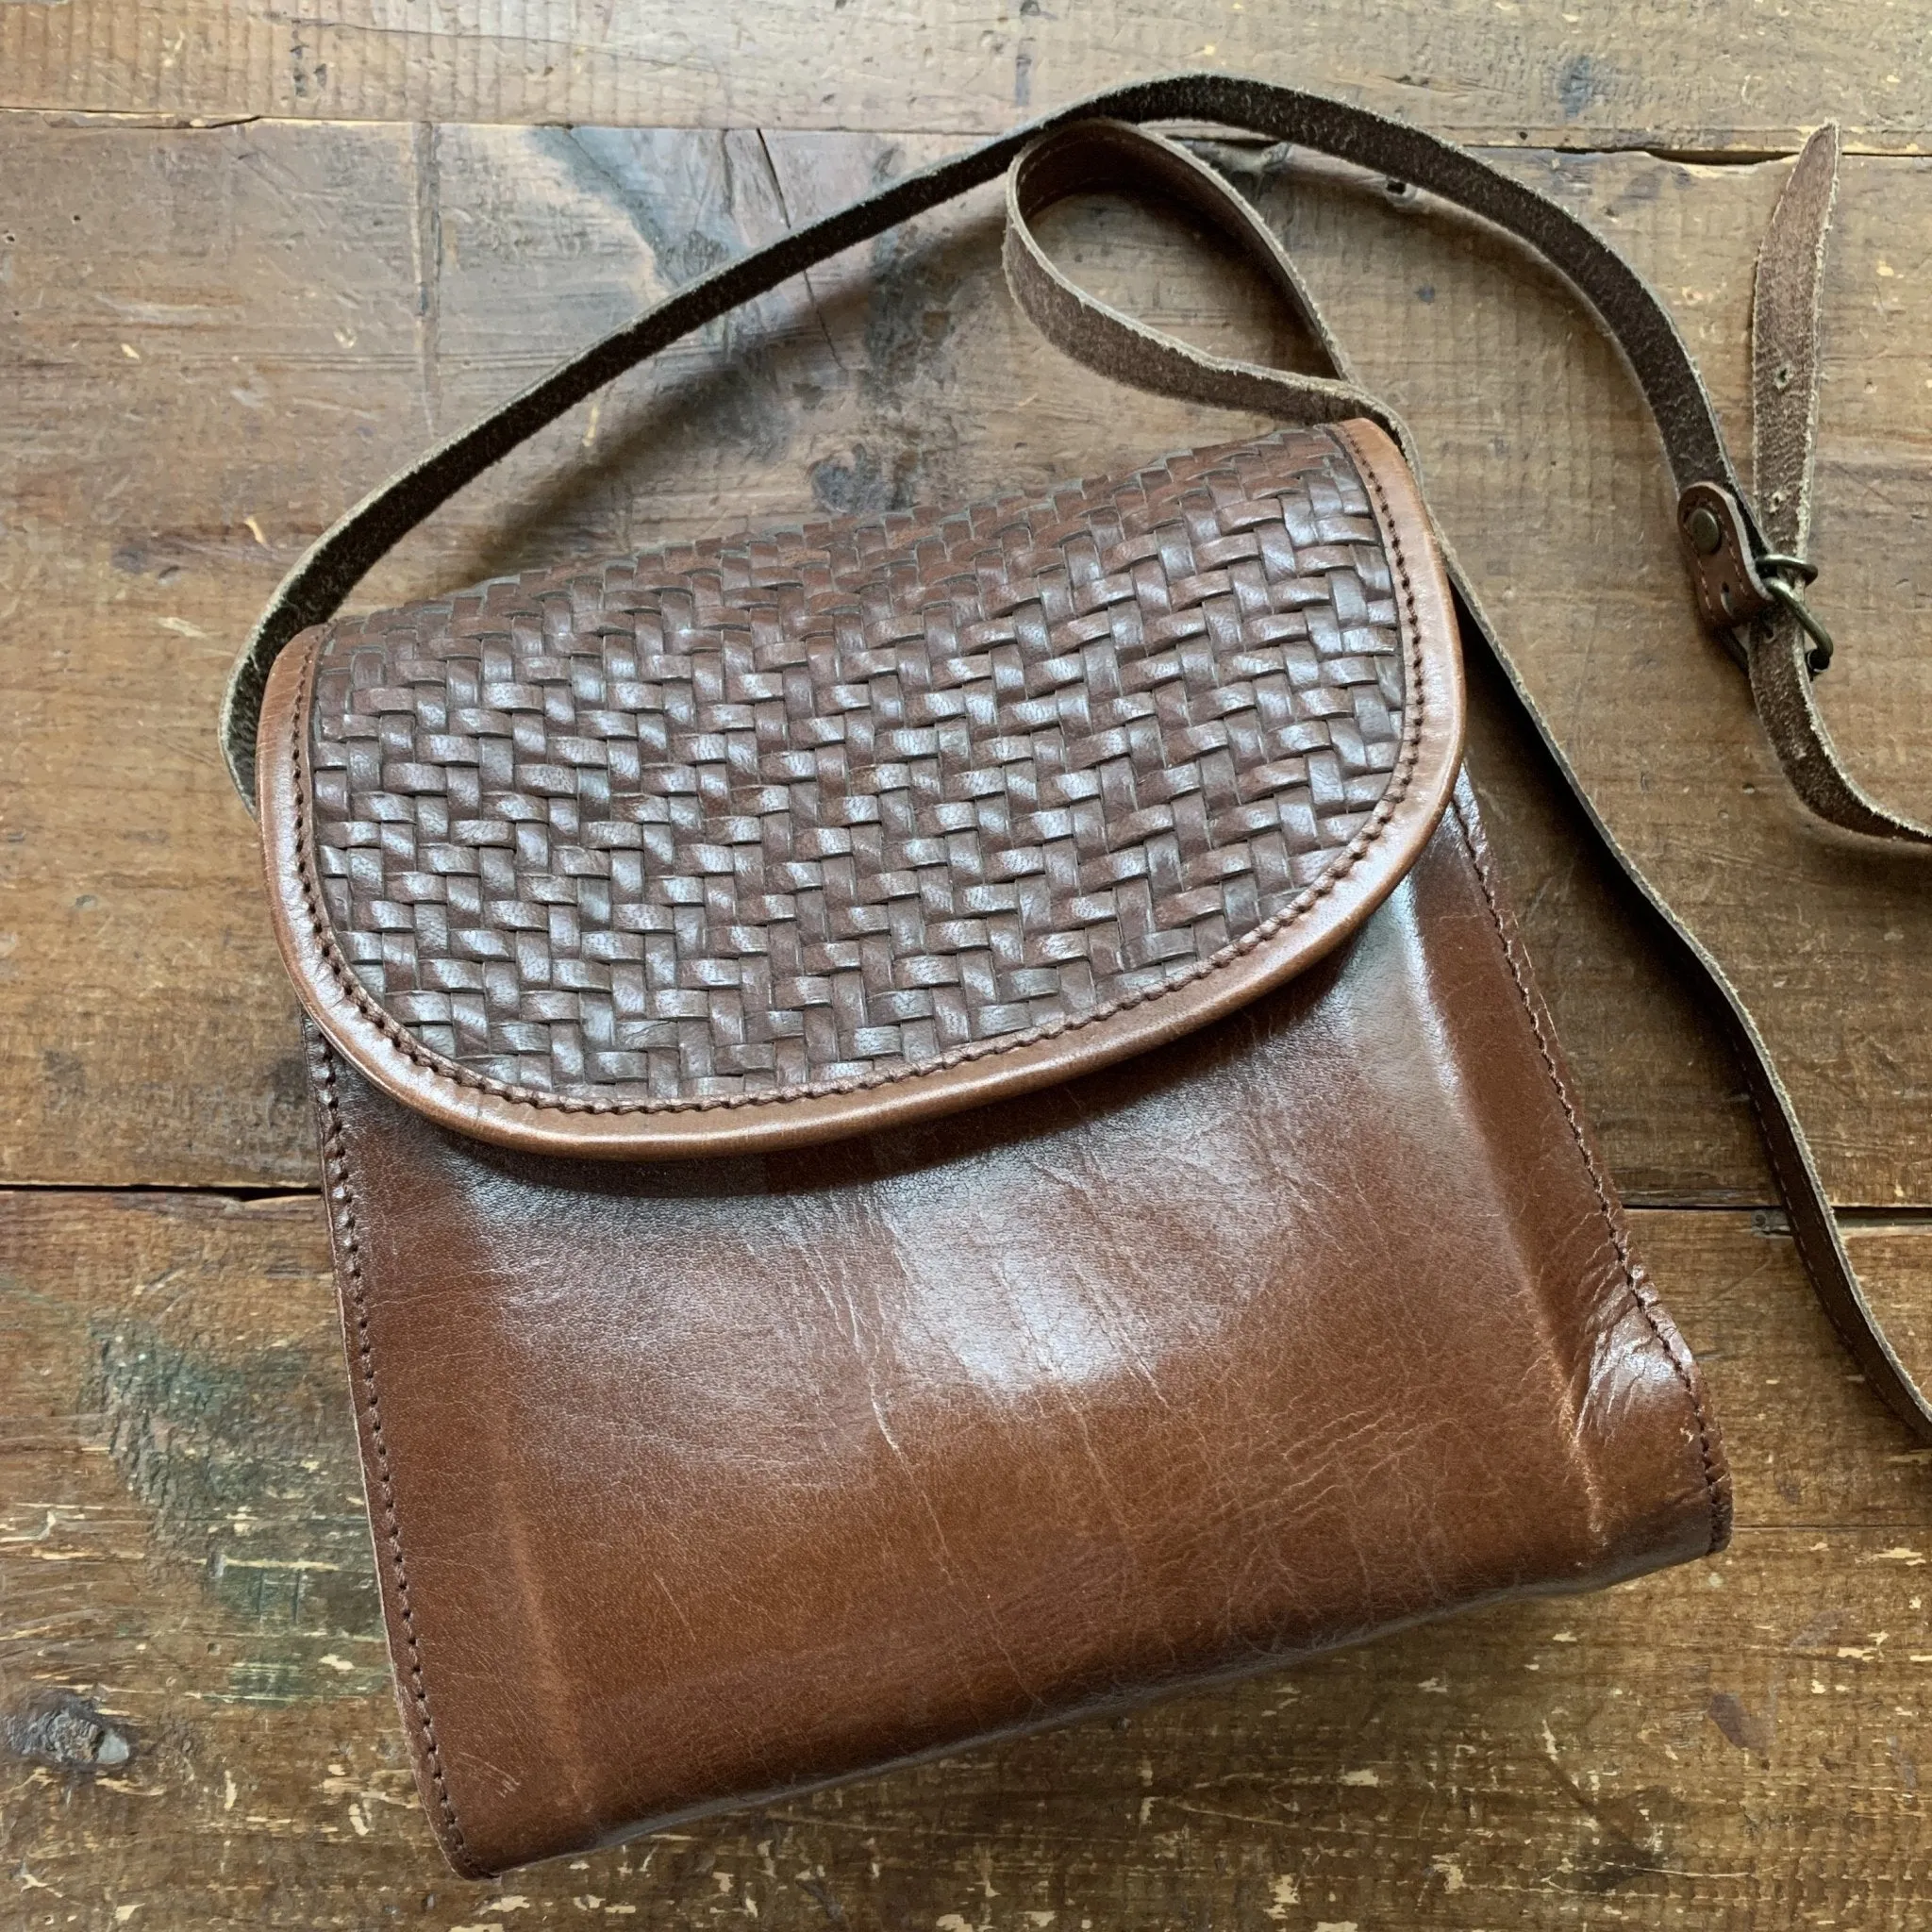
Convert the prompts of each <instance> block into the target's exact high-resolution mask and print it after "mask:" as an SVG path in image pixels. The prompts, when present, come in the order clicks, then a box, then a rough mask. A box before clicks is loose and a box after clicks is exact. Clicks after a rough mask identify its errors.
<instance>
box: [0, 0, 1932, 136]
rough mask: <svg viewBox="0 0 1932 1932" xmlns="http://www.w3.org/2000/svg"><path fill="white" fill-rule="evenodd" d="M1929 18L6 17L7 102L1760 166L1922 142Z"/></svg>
mask: <svg viewBox="0 0 1932 1932" xmlns="http://www.w3.org/2000/svg"><path fill="white" fill-rule="evenodd" d="M1927 54H1928V36H1927V32H1926V25H1925V18H1924V11H1923V9H1922V8H1920V7H1918V6H1915V5H1900V4H1888V5H1883V6H1871V7H1861V8H1856V9H1851V8H1843V7H1836V8H1835V7H1790V6H1771V5H1767V4H1764V0H1703V4H1701V5H1698V6H1695V7H1686V6H1682V5H1674V4H1672V0H1598V4H1593V5H1591V6H1588V7H1585V6H1581V5H1579V6H1575V7H1558V6H1544V5H1538V4H1535V0H1482V4H1479V5H1467V4H1464V5H1457V6H1453V7H1445V6H1443V5H1441V0H1394V4H1391V5H1386V6H1377V7H1374V8H1372V9H1365V8H1363V7H1362V6H1361V5H1360V4H1359V0H1302V4H1300V5H1298V6H1295V7H1279V6H1270V5H1267V4H1265V0H1207V4H1205V5H1191V4H1188V0H1113V4H1111V5H1109V6H1107V7H1105V8H1091V7H1080V6H1048V5H1045V4H1043V0H979V4H976V5H972V6H964V7H943V8H941V7H927V6H918V5H912V4H908V0H762V4H761V5H759V6H758V7H755V8H752V7H722V6H721V7H688V6H678V5H675V4H674V0H636V4H633V5H630V6H626V7H616V6H612V5H610V4H609V0H341V4H339V5H333V6H330V7H328V8H307V9H305V8H290V7H285V6H283V5H281V4H279V0H241V4H235V0H11V4H8V5H6V6H4V7H0V107H31V108H57V109H61V110H70V111H71V110H76V109H77V110H86V111H108V112H115V113H138V114H147V115H170V116H183V117H195V116H198V117H201V118H203V119H214V120H219V119H222V118H225V117H233V116H240V115H277V116H284V117H292V118H310V117H313V118H320V119H335V120H352V121H507V122H522V123H579V124H584V123H588V124H592V125H607V126H614V125H628V126H667V127H668V126H708V127H744V126H753V125H767V126H769V125H782V126H788V127H820V128H849V129H863V130H871V131H879V130H884V131H887V132H892V133H899V132H908V131H909V132H919V133H926V132H941V133H953V134H981V133H991V132H993V131H995V130H997V129H999V128H1002V127H1006V126H1008V125H1011V123H1012V122H1013V121H1015V120H1016V119H1019V118H1021V117H1022V116H1024V115H1025V114H1027V113H1029V112H1041V111H1043V110H1044V109H1046V108H1051V107H1054V106H1057V105H1059V104H1060V103H1063V102H1065V101H1068V100H1072V99H1076V98H1078V97H1079V96H1080V95H1083V94H1086V93H1090V92H1092V91H1093V90H1095V89H1096V88H1100V87H1105V86H1108V85H1110V84H1113V83H1116V82H1119V81H1124V80H1131V79H1138V78H1140V77H1141V76H1142V75H1150V74H1161V73H1168V72H1174V71H1176V70H1179V69H1184V68H1218V69H1223V70H1226V71H1229V72H1236V73H1246V74H1256V75H1261V76H1263V77H1264V78H1267V79H1272V80H1280V81H1284V82H1288V83H1291V84H1294V85H1298V86H1303V87H1310V88H1318V89H1323V90H1325V91H1327V92H1340V93H1343V94H1345V95H1347V96H1348V97H1350V98H1351V99H1355V100H1358V101H1361V102H1362V103H1364V104H1365V105H1367V106H1369V107H1373V108H1379V109H1381V110H1382V111H1383V112H1385V113H1391V114H1397V115H1402V116H1407V117H1408V118H1412V119H1415V120H1418V121H1421V122H1424V123H1425V124H1426V125H1429V126H1431V127H1435V128H1437V129H1439V130H1441V132H1443V133H1446V134H1450V135H1453V136H1454V137H1455V138H1457V140H1461V141H1499V142H1521V143H1523V144H1524V145H1530V146H1566V147H1647V148H1663V149H1667V150H1673V151H1674V150H1696V151H1700V152H1701V151H1706V150H1709V149H1712V148H1724V149H1728V150H1731V151H1742V152H1764V151H1767V150H1770V149H1775V148H1789V147H1790V146H1791V145H1792V144H1793V140H1794V137H1795V136H1796V134H1797V133H1798V132H1799V131H1800V130H1808V129H1810V128H1812V127H1815V126H1816V125H1818V124H1819V122H1821V121H1823V120H1825V119H1827V118H1833V117H1835V118H1837V119H1839V120H1840V121H1842V122H1844V123H1845V124H1846V126H1847V127H1848V129H1849V130H1850V131H1851V134H1852V136H1853V139H1854V140H1855V141H1856V142H1858V143H1860V144H1862V145H1868V146H1871V147H1874V149H1878V150H1883V151H1887V152H1894V153H1915V152H1921V151H1923V150H1924V146H1925V145H1926V142H1927V132H1926V130H1927V125H1928V113H1927V101H1926V96H1925V91H1924V74H1925V69H1926V60H1927Z"/></svg>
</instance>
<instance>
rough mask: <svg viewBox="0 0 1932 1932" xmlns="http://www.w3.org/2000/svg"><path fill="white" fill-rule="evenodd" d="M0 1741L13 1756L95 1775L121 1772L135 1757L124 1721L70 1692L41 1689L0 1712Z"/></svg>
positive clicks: (66, 1770)
mask: <svg viewBox="0 0 1932 1932" xmlns="http://www.w3.org/2000/svg"><path fill="white" fill-rule="evenodd" d="M0 1745H4V1746H5V1747H6V1750H7V1752H8V1755H9V1756H10V1757H17V1758H20V1759H21V1760H23V1761H24V1762H25V1763H27V1764H44V1765H46V1766H47V1767H48V1768H49V1769H50V1770H53V1771H65V1772H77V1773H79V1774H81V1775H82V1776H84V1777H91V1776H93V1775H95V1774H97V1773H100V1772H103V1771H120V1770H122V1769H123V1768H124V1767H125V1765H126V1764H127V1763H128V1762H129V1760H130V1759H131V1758H132V1757H133V1756H134V1740H133V1739H132V1737H131V1736H130V1735H129V1733H128V1731H127V1728H126V1726H125V1725H124V1724H121V1723H120V1722H119V1721H118V1720H116V1719H111V1718H108V1717H104V1716H103V1715H102V1714H101V1712H100V1711H99V1710H98V1709H96V1708H95V1707H94V1706H93V1705H92V1704H90V1703H89V1702H88V1701H87V1699H86V1698H84V1697H76V1696H75V1694H74V1693H73V1691H38V1692H36V1693H35V1694H34V1695H33V1696H31V1697H29V1698H27V1699H26V1700H25V1702H23V1703H22V1704H20V1705H19V1706H17V1707H15V1708H14V1709H12V1710H8V1711H5V1712H0Z"/></svg>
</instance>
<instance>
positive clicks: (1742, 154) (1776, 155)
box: [0, 101, 1924, 168]
mask: <svg viewBox="0 0 1932 1932" xmlns="http://www.w3.org/2000/svg"><path fill="white" fill-rule="evenodd" d="M1025 118H1026V117H1024V116H1017V117H1016V118H1015V120H1014V124H1013V125H1015V126H1019V125H1023V123H1024V120H1025ZM7 121H30V122H39V123H40V124H42V125H44V126H49V127H92V126H99V127H103V128H110V129H113V130H115V131H117V132H119V131H125V130H128V129H134V130H152V131H153V132H155V133H158V134H184V133H200V132H207V133H219V132H220V131H221V130H223V129H224V128H228V127H252V126H256V125H269V126H291V127H421V126H437V127H444V126H474V125H498V124H478V123H475V122H467V121H462V120H436V121H393V120H359V119H356V118H354V117H343V118H341V119H329V120H311V119H308V117H306V116H302V115H294V114H156V113H151V112H147V111H144V110H141V109H133V108H128V109H118V108H36V107H31V106H27V105H24V104H20V103H16V102H10V101H0V124H4V123H5V122H7ZM501 125H515V126H530V127H578V126H591V125H611V124H605V123H596V124H592V123H591V122H576V121H532V122H516V123H507V124H501ZM616 125H629V124H616ZM636 125H644V124H642V123H639V124H636ZM649 125H652V126H653V127H659V126H662V127H667V128H676V127H678V126H680V125H681V124H679V123H676V122H661V123H660V122H653V123H651V124H649ZM732 125H741V126H744V127H748V128H758V129H759V130H764V129H767V128H770V129H774V130H777V129H780V128H782V127H783V124H782V123H778V122H774V121H770V120H764V121H759V120H746V121H744V122H742V123H734V124H732ZM1170 125H1171V126H1172V127H1173V128H1174V129H1176V130H1178V132H1179V133H1180V134H1181V136H1182V137H1183V138H1184V139H1190V138H1208V137H1211V138H1213V139H1215V140H1217V141H1220V142H1223V143H1224V144H1225V145H1227V146H1230V147H1235V146H1241V147H1253V148H1256V149H1265V148H1267V147H1269V146H1271V145H1273V144H1274V143H1271V142H1267V141H1266V140H1264V139H1262V138H1260V137H1258V136H1255V135H1246V134H1240V133H1230V132H1229V131H1228V130H1227V129H1225V128H1222V127H1219V126H1216V125H1213V124H1211V123H1207V122H1202V123H1198V124H1193V123H1187V122H1175V123H1173V124H1170ZM688 131H690V132H692V133H700V132H715V131H719V130H717V129H714V128H713V127H712V126H711V124H709V123H702V124H700V123H692V124H690V127H689V130H688ZM788 131H789V130H788ZM805 131H808V132H809V133H812V134H824V135H851V136H855V137H858V136H870V137H873V138H874V139H876V140H879V141H915V140H917V141H924V140H926V139H928V138H929V137H930V135H931V132H932V130H931V129H930V128H924V127H868V126H860V125H857V124H855V125H851V126H844V125H839V126H830V127H813V128H810V129H808V130H805ZM1557 132H1558V130H1555V129H1551V128H1546V127H1545V128H1532V129H1530V130H1529V131H1528V133H1527V134H1526V135H1525V136H1524V138H1523V139H1520V140H1517V141H1482V142H1461V143H1459V144H1460V145H1461V146H1462V147H1464V148H1465V149H1467V151H1468V152H1469V153H1471V154H1474V155H1520V154H1529V153H1549V154H1561V155H1613V154H1615V155H1645V156H1648V157H1649V158H1651V159H1652V160H1656V161H1670V162H1675V163H1678V164H1680V165H1682V166H1685V167H1693V168H1756V167H1759V166H1761V165H1762V164H1763V163H1764V162H1766V161H1781V160H1790V159H1791V158H1794V157H1795V156H1796V154H1797V152H1798V149H1799V147H1800V145H1801V144H1802V143H1800V142H1797V141H1795V140H1793V141H1791V142H1770V143H1760V144H1759V145H1757V146H1742V147H1740V146H1729V147H1701V146H1697V145H1695V144H1692V145H1688V146H1687V145H1685V144H1683V143H1682V142H1666V143H1662V144H1658V143H1657V142H1650V141H1646V140H1644V139H1643V138H1642V137H1641V136H1640V135H1638V134H1635V133H1629V134H1618V133H1614V132H1610V133H1606V134H1601V135H1599V136H1598V137H1597V138H1594V139H1586V138H1583V137H1581V136H1576V137H1573V138H1571V139H1568V140H1562V139H1557V138H1556V137H1557ZM988 138H990V137H985V136H964V135H962V136H961V137H960V138H959V142H958V146H959V148H960V150H961V151H962V152H963V151H964V150H965V149H967V148H970V147H973V146H975V145H977V143H978V142H979V141H981V140H983V139H988ZM1841 149H1842V152H1843V153H1844V154H1846V155H1847V156H1853V155H1856V156H1859V157H1862V158H1870V159H1874V160H1883V161H1901V162H1904V163H1905V164H1907V166H1911V165H1915V164H1917V163H1919V162H1922V161H1923V160H1924V156H1922V155H1914V154H1901V153H1900V152H1899V151H1898V150H1897V149H1896V148H1890V147H1882V146H1880V145H1878V144H1877V143H1876V142H1861V141H1859V140H1858V139H1857V135H1856V134H1848V135H1846V136H1845V137H1844V139H1843V142H1842V143H1841Z"/></svg>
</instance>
